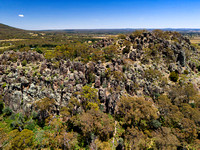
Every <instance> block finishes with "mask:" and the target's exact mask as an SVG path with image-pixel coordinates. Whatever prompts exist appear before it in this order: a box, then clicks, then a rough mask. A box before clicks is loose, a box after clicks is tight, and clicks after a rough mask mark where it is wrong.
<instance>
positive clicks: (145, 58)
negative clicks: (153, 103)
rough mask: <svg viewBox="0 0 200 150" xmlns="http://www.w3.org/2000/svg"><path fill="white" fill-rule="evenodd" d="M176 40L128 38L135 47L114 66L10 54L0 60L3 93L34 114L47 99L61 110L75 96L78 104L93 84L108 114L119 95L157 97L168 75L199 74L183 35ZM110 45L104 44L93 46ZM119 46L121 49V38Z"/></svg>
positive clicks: (9, 103) (15, 105)
mask: <svg viewBox="0 0 200 150" xmlns="http://www.w3.org/2000/svg"><path fill="white" fill-rule="evenodd" d="M173 38H175V37H173V36H172V37H170V40H169V39H168V40H164V39H162V38H159V37H156V36H155V35H153V34H152V33H150V32H146V33H143V34H141V35H140V36H139V37H137V36H133V35H131V36H128V37H127V38H126V39H124V40H127V41H129V42H131V43H132V46H130V51H129V52H128V53H126V54H124V55H120V56H119V57H118V58H114V59H112V61H110V62H101V61H99V62H97V63H95V62H88V63H86V64H84V63H82V62H76V61H69V60H60V61H59V67H55V64H54V63H52V62H49V61H47V60H46V59H45V58H44V57H43V55H41V54H38V53H36V52H33V51H29V52H14V51H8V52H5V53H4V54H2V55H1V56H0V91H1V94H2V95H4V97H3V98H4V102H5V104H6V105H7V106H9V107H11V108H12V109H13V110H14V111H16V112H17V111H21V110H23V111H25V112H31V109H32V105H33V104H34V102H35V101H37V100H39V99H42V98H45V97H48V98H52V99H55V101H56V105H57V106H65V105H66V104H67V103H68V101H69V99H70V98H71V97H72V96H73V97H76V98H77V99H78V100H80V94H79V93H80V92H81V91H82V87H83V86H85V85H87V84H90V85H91V86H93V87H94V88H96V89H97V90H98V96H99V100H100V102H101V104H102V105H103V107H104V111H106V112H109V113H114V111H115V106H116V102H117V101H118V100H119V98H120V96H121V95H126V94H128V95H132V96H134V95H136V96H141V95H147V96H151V97H154V96H156V95H158V94H162V93H164V92H165V90H164V89H166V88H168V87H169V86H170V84H172V83H171V82H170V81H169V82H168V83H165V80H168V76H169V73H170V72H172V71H177V72H179V73H180V74H181V73H183V71H184V70H185V69H187V70H188V71H195V64H192V63H191V62H189V61H188V60H187V57H186V53H185V50H186V49H187V50H189V51H194V52H195V49H194V48H193V47H192V46H191V45H190V42H189V41H188V40H187V39H185V38H184V37H182V36H181V37H179V38H178V40H180V41H181V42H182V43H181V44H178V43H176V42H173V41H171V39H173ZM112 42H113V40H103V41H100V42H99V43H98V44H97V45H94V47H105V46H108V45H110V44H111V43H112ZM116 43H118V44H119V47H120V48H119V49H120V50H121V51H123V47H125V46H124V45H123V40H121V42H116ZM158 56H159V57H158ZM23 60H26V61H27V64H25V65H23V64H22V63H21V62H22V61H23Z"/></svg>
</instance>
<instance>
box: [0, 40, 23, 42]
mask: <svg viewBox="0 0 200 150" xmlns="http://www.w3.org/2000/svg"><path fill="white" fill-rule="evenodd" d="M23 40H26V39H8V40H0V42H15V41H23Z"/></svg>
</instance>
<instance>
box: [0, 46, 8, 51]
mask: <svg viewBox="0 0 200 150" xmlns="http://www.w3.org/2000/svg"><path fill="white" fill-rule="evenodd" d="M9 47H10V46H4V47H0V50H1V49H6V48H9Z"/></svg>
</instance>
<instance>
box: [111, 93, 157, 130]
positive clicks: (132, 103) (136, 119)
mask: <svg viewBox="0 0 200 150" xmlns="http://www.w3.org/2000/svg"><path fill="white" fill-rule="evenodd" d="M117 107H118V112H117V113H116V114H115V116H116V119H117V120H118V121H120V122H121V123H122V125H123V126H124V127H128V126H132V125H140V124H141V123H142V122H141V121H142V120H145V121H146V122H147V123H150V122H151V120H153V119H157V118H158V116H157V113H156V112H157V109H156V108H155V107H153V106H152V103H151V102H148V101H145V100H144V99H143V98H134V97H122V98H121V99H120V101H119V102H118V103H117Z"/></svg>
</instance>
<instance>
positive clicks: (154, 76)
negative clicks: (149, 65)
mask: <svg viewBox="0 0 200 150" xmlns="http://www.w3.org/2000/svg"><path fill="white" fill-rule="evenodd" d="M161 76H162V75H161V72H160V71H158V70H153V69H148V70H145V74H144V77H145V78H146V79H147V80H148V81H151V82H153V81H155V80H158V81H159V80H160V79H161Z"/></svg>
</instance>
